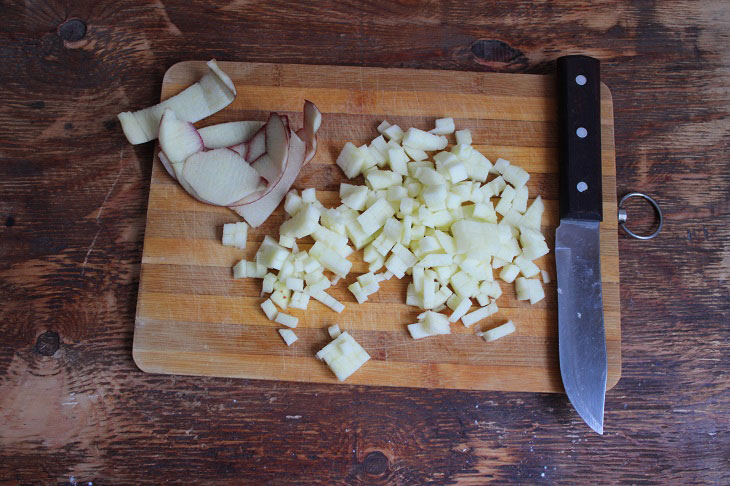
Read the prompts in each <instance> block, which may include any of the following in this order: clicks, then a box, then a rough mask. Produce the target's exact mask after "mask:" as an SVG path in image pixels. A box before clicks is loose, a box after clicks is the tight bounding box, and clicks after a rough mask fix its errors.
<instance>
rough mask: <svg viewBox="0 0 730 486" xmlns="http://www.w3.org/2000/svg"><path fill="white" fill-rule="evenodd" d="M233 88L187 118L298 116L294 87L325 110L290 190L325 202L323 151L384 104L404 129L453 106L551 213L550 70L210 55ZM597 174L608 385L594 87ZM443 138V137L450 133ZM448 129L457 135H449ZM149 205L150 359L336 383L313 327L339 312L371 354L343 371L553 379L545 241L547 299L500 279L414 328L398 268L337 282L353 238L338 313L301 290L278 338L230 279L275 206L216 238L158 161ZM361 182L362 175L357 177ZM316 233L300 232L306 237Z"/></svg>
mask: <svg viewBox="0 0 730 486" xmlns="http://www.w3.org/2000/svg"><path fill="white" fill-rule="evenodd" d="M221 67H222V68H223V69H224V70H225V71H226V72H227V73H228V74H229V75H230V76H231V79H232V80H233V82H234V83H235V84H236V89H237V91H238V96H237V97H236V100H235V101H234V102H233V103H232V104H231V105H230V106H228V107H227V108H226V109H224V110H223V111H221V112H220V113H218V114H217V115H216V116H215V117H213V118H211V119H206V120H204V121H202V122H200V123H199V125H201V126H203V125H209V124H213V123H217V122H225V121H234V120H246V119H261V120H265V119H266V116H267V115H268V113H269V112H272V111H275V112H279V113H283V114H286V115H288V116H290V117H291V119H292V122H293V123H294V125H295V126H300V124H301V116H300V114H299V113H298V111H300V110H301V105H302V103H303V100H304V99H310V100H311V101H313V102H314V103H315V104H316V105H317V106H318V107H319V109H320V110H321V111H322V116H323V124H322V128H321V135H320V137H319V150H318V153H317V155H316V157H315V158H314V160H312V162H311V163H310V164H309V165H308V166H307V167H306V168H305V170H304V171H303V172H302V173H301V175H300V178H299V180H298V181H297V183H296V184H295V188H298V189H300V190H301V189H305V188H307V187H314V188H316V189H317V191H318V196H319V198H320V200H321V201H322V203H324V204H325V206H327V207H335V206H338V205H339V204H340V200H339V196H338V189H339V184H340V182H343V181H347V178H346V177H345V176H344V174H342V172H341V170H340V169H339V168H338V167H337V166H336V165H335V159H336V158H337V155H338V154H339V151H340V150H341V148H342V146H343V145H344V144H345V142H346V141H352V142H354V143H355V144H356V145H358V146H359V145H362V144H363V143H367V142H369V140H371V139H372V138H374V137H375V136H376V135H377V131H376V130H375V127H376V126H377V125H378V123H380V121H381V120H382V119H383V118H387V119H388V120H389V121H390V122H391V123H397V124H398V125H399V126H401V127H403V128H404V129H405V128H407V127H411V126H416V127H419V128H422V129H429V128H430V127H433V123H434V119H435V118H440V117H444V116H453V117H454V119H455V122H456V125H457V127H459V128H468V129H470V130H471V131H472V134H473V143H474V145H475V147H477V148H478V149H479V150H481V151H482V153H484V154H485V155H486V156H487V157H488V158H490V159H491V160H493V161H494V160H496V159H497V158H498V157H500V156H501V157H504V158H508V159H509V160H511V161H512V163H515V164H518V165H520V166H522V167H524V168H525V169H526V170H528V171H529V172H530V174H531V175H532V177H531V179H530V181H529V182H528V188H529V190H530V193H531V200H532V198H534V197H535V196H536V195H537V194H542V195H543V197H544V198H545V204H546V214H545V215H544V220H543V223H544V225H543V228H542V230H543V232H544V233H545V234H548V235H550V237H549V242H550V244H549V246H550V247H551V248H554V244H553V243H554V240H553V238H552V236H553V235H554V233H555V228H556V226H557V223H558V214H557V210H558V208H557V207H558V203H557V184H558V177H557V172H558V161H557V151H556V144H557V137H556V130H555V121H556V120H555V118H556V116H557V109H556V105H555V89H554V84H555V79H554V77H552V76H544V75H526V74H494V73H492V74H489V73H464V72H458V71H433V70H415V69H379V68H358V67H336V66H299V65H295V64H253V63H230V62H229V63H225V62H223V63H221ZM206 70H207V68H206V66H205V62H204V61H197V62H193V61H189V62H183V63H179V64H176V65H174V66H172V67H171V68H170V69H169V70H168V71H167V73H166V74H165V76H164V80H163V84H162V99H166V98H168V97H170V96H173V95H175V94H177V93H179V92H180V91H182V90H183V89H185V88H186V87H187V86H189V85H191V84H192V83H194V82H195V81H196V80H198V79H199V78H200V76H202V74H203V73H205V71H206ZM602 105H603V107H602V108H603V109H602V125H603V126H602V135H603V137H602V138H603V143H602V147H603V169H604V170H603V174H604V176H603V186H604V213H605V220H604V222H603V223H602V224H601V240H602V244H601V254H602V262H601V264H602V268H603V273H602V279H603V289H604V314H605V323H606V336H607V345H606V347H607V351H608V363H609V375H608V386H609V388H610V387H613V385H615V384H616V382H617V381H618V378H619V376H620V373H621V327H620V321H619V319H620V306H619V274H618V272H619V265H618V233H617V223H616V218H617V216H616V198H615V196H614V194H615V193H616V167H615V147H614V141H613V105H612V102H611V95H610V92H609V90H608V89H607V88H605V87H604V89H603V96H602ZM452 138H453V137H452ZM451 143H455V142H454V141H453V140H451ZM155 160H156V162H155V163H154V165H153V169H152V182H151V184H150V198H149V203H148V208H147V226H146V229H145V240H144V251H143V253H142V271H141V277H140V288H139V293H138V297H137V299H138V303H137V316H136V325H135V331H134V347H133V355H134V360H135V362H136V363H137V365H138V366H139V367H140V368H141V369H143V370H145V371H148V372H154V373H178V374H189V375H211V376H222V377H239V378H259V379H271V380H286V381H304V382H323V383H338V381H337V379H336V378H335V376H334V375H333V374H332V373H331V372H330V371H329V369H328V368H327V367H326V365H324V363H322V362H321V361H319V360H317V359H316V358H315V357H314V354H315V353H316V351H318V350H319V349H321V348H322V347H324V345H325V344H326V343H327V342H329V338H328V336H327V331H326V327H327V326H329V325H331V324H333V323H338V324H339V325H340V327H341V328H343V329H345V330H347V331H349V332H350V333H351V334H352V335H353V337H354V338H355V339H356V340H357V341H358V342H359V343H360V344H361V345H362V346H363V347H364V348H365V350H366V351H368V353H369V354H370V356H371V360H370V361H369V362H368V363H367V364H366V365H365V366H363V367H362V368H361V369H360V370H359V371H358V372H357V373H355V374H354V375H353V376H351V377H350V378H348V380H347V382H348V383H351V384H363V385H381V386H407V387H424V388H456V389H472V390H513V391H539V392H561V391H562V384H561V381H560V363H559V360H558V355H557V349H558V343H557V307H556V301H557V292H556V286H555V260H554V254H552V253H551V254H549V255H546V256H545V257H543V258H541V259H540V260H538V261H537V263H538V265H539V266H540V267H542V268H546V269H547V270H548V272H549V273H550V274H551V275H552V276H553V282H552V283H550V284H547V285H546V286H545V293H546V299H545V300H544V301H543V302H541V303H539V304H537V305H535V306H531V305H529V303H525V302H519V301H517V300H516V298H515V294H514V286H513V285H510V284H504V283H503V285H502V287H503V289H504V295H503V297H501V298H500V299H499V300H498V305H499V307H500V312H499V313H498V314H496V315H494V316H491V317H490V318H488V319H485V320H484V321H482V322H480V323H478V324H477V325H476V326H474V327H472V328H466V327H464V326H463V325H460V324H459V325H453V326H452V328H453V333H452V334H451V335H448V336H438V337H435V338H433V339H424V340H420V341H414V340H413V339H411V337H410V336H409V335H408V332H407V330H406V325H407V324H409V323H411V322H415V321H416V316H417V315H418V314H419V313H420V312H421V311H419V310H418V309H416V308H413V307H409V306H407V305H406V304H405V294H406V286H407V284H408V282H409V281H410V278H408V277H406V278H403V279H401V280H398V279H392V280H391V281H389V282H387V283H386V284H384V285H383V286H382V289H381V290H380V291H379V292H378V293H377V294H376V295H373V296H371V298H370V300H369V301H368V302H366V303H365V304H362V305H359V304H357V302H356V301H355V298H354V296H352V294H350V292H349V291H348V290H347V286H348V285H349V284H351V283H352V282H354V281H355V277H357V276H358V275H361V274H362V273H365V272H367V264H366V263H365V262H364V261H363V260H362V252H361V251H360V252H355V253H354V254H353V255H352V256H350V258H349V259H350V261H351V262H353V269H352V272H351V273H350V275H348V277H347V278H346V279H343V280H341V281H340V282H339V283H338V284H337V285H336V286H334V288H332V289H330V290H329V291H328V292H329V293H330V294H331V295H332V296H334V297H335V298H336V299H338V300H339V301H341V302H344V303H345V310H344V311H343V312H342V313H341V314H336V313H335V312H333V311H332V310H330V309H328V308H327V307H326V306H324V305H322V304H320V303H319V302H316V301H313V302H311V304H310V307H309V308H308V309H307V310H301V311H300V310H291V311H287V312H289V313H290V314H292V315H295V316H296V317H298V318H299V320H300V321H299V325H298V327H297V329H296V333H297V336H298V337H299V341H298V342H297V343H296V344H294V345H293V346H291V347H287V346H285V345H284V344H283V341H282V340H281V337H280V336H279V334H278V332H277V329H279V328H281V327H282V326H281V325H280V324H276V323H273V322H271V321H269V320H268V319H267V318H266V316H265V315H264V313H263V311H262V310H261V308H260V304H261V302H263V301H264V300H265V299H264V298H261V297H260V292H261V280H259V279H245V280H238V281H236V280H234V279H233V277H232V275H231V267H232V266H233V265H234V264H235V263H236V262H237V261H238V260H240V259H242V258H245V259H246V260H248V261H252V260H253V259H254V255H255V253H256V250H257V249H258V247H259V245H260V244H261V241H263V238H264V236H265V235H271V236H273V237H274V238H278V226H279V225H280V224H281V222H282V221H283V220H284V209H283V204H282V207H279V209H277V211H276V212H275V213H274V214H273V215H272V216H271V218H270V219H269V220H267V222H266V223H265V224H264V225H262V226H261V227H259V228H256V229H255V230H252V231H250V232H249V235H248V245H247V247H246V249H245V250H237V249H235V248H226V247H223V246H222V245H221V244H220V237H221V227H222V224H223V223H224V222H233V221H237V220H238V219H239V218H237V217H236V216H235V214H234V213H232V212H231V211H230V210H228V209H225V208H215V207H211V206H209V205H206V204H203V203H200V202H198V201H196V200H195V199H194V198H192V197H190V196H189V195H188V194H186V193H185V191H184V190H182V188H180V187H179V185H178V184H177V183H176V182H175V181H173V180H172V178H171V177H169V176H168V175H167V173H166V172H165V170H164V168H162V165H161V164H160V162H159V160H158V159H156V158H155ZM360 183H362V182H360ZM311 243H313V241H312V240H311V239H310V238H305V239H303V240H302V244H301V245H300V248H302V249H308V248H309V247H310V246H311ZM507 319H511V320H513V321H514V322H515V323H516V325H517V332H516V333H515V334H514V335H512V336H510V337H509V338H506V339H502V340H499V341H497V342H494V343H490V344H488V345H487V344H486V343H485V342H484V340H482V339H481V338H479V337H478V336H476V335H475V334H474V332H475V331H476V330H484V329H489V328H492V327H495V326H496V325H499V324H501V323H504V322H506V320H507Z"/></svg>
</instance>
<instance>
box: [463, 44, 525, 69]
mask: <svg viewBox="0 0 730 486" xmlns="http://www.w3.org/2000/svg"><path fill="white" fill-rule="evenodd" d="M471 52H472V54H474V55H475V56H476V57H478V58H479V59H481V60H484V61H490V62H505V63H509V62H512V61H514V60H516V59H519V58H521V57H524V56H525V55H524V54H523V53H522V51H520V50H519V49H515V48H514V47H512V46H510V45H509V44H507V43H506V42H503V41H501V40H496V39H480V40H478V41H476V42H474V43H473V44H472V45H471Z"/></svg>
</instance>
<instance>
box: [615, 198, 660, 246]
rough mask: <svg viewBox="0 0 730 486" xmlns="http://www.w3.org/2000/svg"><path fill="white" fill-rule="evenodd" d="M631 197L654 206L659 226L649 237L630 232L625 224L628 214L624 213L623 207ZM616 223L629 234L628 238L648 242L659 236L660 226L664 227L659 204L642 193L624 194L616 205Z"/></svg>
mask: <svg viewBox="0 0 730 486" xmlns="http://www.w3.org/2000/svg"><path fill="white" fill-rule="evenodd" d="M632 197H640V198H643V199H646V200H647V201H649V202H650V203H651V205H652V206H654V210H655V211H656V213H657V215H658V216H659V226H657V229H656V230H654V232H653V233H651V234H649V235H637V234H636V233H634V232H633V231H631V230H630V229H629V228H628V226H627V225H626V223H627V222H628V214H627V213H626V209H625V208H624V207H623V206H624V203H625V202H626V201H627V200H629V199H631V198H632ZM618 223H619V224H620V225H621V227H622V228H623V229H624V231H625V232H626V233H628V234H629V236H633V237H634V238H636V239H638V240H650V239H652V238H654V237H655V236H656V235H658V234H659V232H660V231H661V230H662V226H663V225H664V215H663V214H662V210H661V208H660V207H659V203H657V202H656V201H655V200H654V199H653V198H651V197H650V196H647V195H646V194H644V193H641V192H630V193H628V194H626V195H625V196H624V197H622V198H621V200H620V201H619V203H618Z"/></svg>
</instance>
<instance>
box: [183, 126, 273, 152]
mask: <svg viewBox="0 0 730 486" xmlns="http://www.w3.org/2000/svg"><path fill="white" fill-rule="evenodd" d="M264 124H265V122H262V121H234V122H227V123H219V124H217V125H210V126H207V127H204V128H200V129H198V133H199V134H200V138H202V139H203V145H205V147H206V148H209V149H217V148H225V147H230V148H231V149H232V150H235V149H234V147H238V146H239V145H240V146H245V143H246V142H248V141H249V140H251V138H252V137H253V136H254V135H255V134H256V132H258V131H259V130H260V129H261V127H262V126H264ZM236 152H238V150H236ZM239 155H241V156H243V154H242V153H241V152H239Z"/></svg>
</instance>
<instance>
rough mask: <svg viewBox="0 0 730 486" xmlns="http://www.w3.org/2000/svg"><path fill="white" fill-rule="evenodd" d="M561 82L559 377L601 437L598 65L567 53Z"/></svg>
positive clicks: (557, 244) (603, 369)
mask: <svg viewBox="0 0 730 486" xmlns="http://www.w3.org/2000/svg"><path fill="white" fill-rule="evenodd" d="M557 82H558V86H557V87H558V137H559V144H560V187H559V190H560V226H559V227H558V229H557V232H556V233H555V262H556V266H557V275H558V339H559V348H560V374H561V375H562V378H563V386H564V387H565V392H566V393H567V395H568V398H569V399H570V401H571V403H572V404H573V406H574V407H575V409H576V411H577V412H578V414H579V415H580V416H581V417H582V418H583V420H585V421H586V423H587V424H588V425H589V426H590V427H591V428H592V429H593V430H595V431H596V432H598V433H599V434H603V406H604V400H605V395H606V375H607V364H606V333H605V329H604V326H603V296H602V289H601V258H600V249H601V244H600V240H601V238H600V233H599V225H600V222H601V221H602V220H603V205H602V190H601V105H600V102H601V85H600V62H599V61H598V60H597V59H594V58H591V57H588V56H565V57H561V58H559V59H558V76H557Z"/></svg>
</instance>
